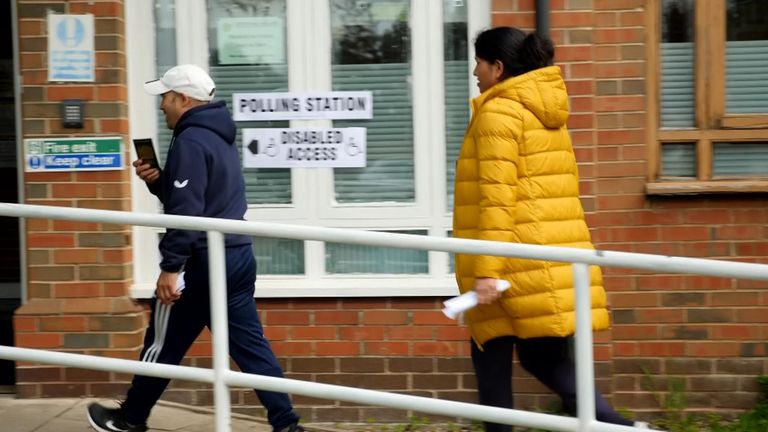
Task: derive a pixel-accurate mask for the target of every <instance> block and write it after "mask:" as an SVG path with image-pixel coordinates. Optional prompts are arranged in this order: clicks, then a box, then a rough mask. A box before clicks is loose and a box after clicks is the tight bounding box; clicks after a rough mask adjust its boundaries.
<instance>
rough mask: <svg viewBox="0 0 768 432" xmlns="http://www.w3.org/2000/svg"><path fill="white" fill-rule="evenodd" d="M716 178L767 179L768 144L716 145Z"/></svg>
mask: <svg viewBox="0 0 768 432" xmlns="http://www.w3.org/2000/svg"><path fill="white" fill-rule="evenodd" d="M712 175H713V176H714V177H756V176H757V177H765V176H766V175H768V142H723V143H715V144H714V150H713V155H712Z"/></svg>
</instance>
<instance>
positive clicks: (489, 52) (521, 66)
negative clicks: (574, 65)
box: [475, 27, 555, 79]
mask: <svg viewBox="0 0 768 432" xmlns="http://www.w3.org/2000/svg"><path fill="white" fill-rule="evenodd" d="M475 55H476V56H477V57H479V58H481V59H483V60H485V61H487V62H489V63H494V62H496V60H499V61H500V62H501V63H502V64H503V65H504V75H503V76H502V78H503V79H506V78H509V77H513V76H517V75H522V74H524V73H526V72H530V71H532V70H535V69H539V68H543V67H545V66H552V62H553V60H554V57H555V46H554V44H553V43H552V41H551V40H550V39H549V38H545V37H542V36H540V35H539V34H538V33H529V34H527V35H526V34H525V32H524V31H522V30H520V29H518V28H515V27H496V28H492V29H489V30H484V31H482V32H480V33H479V34H478V35H477V38H476V39H475Z"/></svg>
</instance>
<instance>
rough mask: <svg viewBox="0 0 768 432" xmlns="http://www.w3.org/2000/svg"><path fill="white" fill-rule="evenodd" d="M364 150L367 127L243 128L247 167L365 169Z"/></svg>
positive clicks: (244, 157)
mask: <svg viewBox="0 0 768 432" xmlns="http://www.w3.org/2000/svg"><path fill="white" fill-rule="evenodd" d="M365 148H366V129H365V128H289V129H279V128H264V129H243V166H244V167H245V168H362V167H365V160H366V157H365Z"/></svg>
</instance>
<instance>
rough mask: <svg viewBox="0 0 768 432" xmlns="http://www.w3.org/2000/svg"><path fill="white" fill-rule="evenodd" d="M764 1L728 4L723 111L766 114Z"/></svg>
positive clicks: (766, 26)
mask: <svg viewBox="0 0 768 432" xmlns="http://www.w3.org/2000/svg"><path fill="white" fill-rule="evenodd" d="M765 7H766V2H765V0H739V1H735V0H728V3H727V14H726V16H727V17H726V35H727V37H726V43H725V68H726V70H725V75H726V81H725V87H726V95H725V98H726V111H727V112H729V113H758V114H766V113H768V14H766V13H765Z"/></svg>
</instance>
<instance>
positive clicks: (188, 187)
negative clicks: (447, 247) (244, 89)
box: [122, 102, 298, 430]
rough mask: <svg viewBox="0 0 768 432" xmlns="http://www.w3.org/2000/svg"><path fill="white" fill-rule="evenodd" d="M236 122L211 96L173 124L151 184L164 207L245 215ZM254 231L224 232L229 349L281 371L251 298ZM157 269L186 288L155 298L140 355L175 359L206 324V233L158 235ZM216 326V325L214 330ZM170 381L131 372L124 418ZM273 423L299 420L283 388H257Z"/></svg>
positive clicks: (132, 418)
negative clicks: (175, 296)
mask: <svg viewBox="0 0 768 432" xmlns="http://www.w3.org/2000/svg"><path fill="white" fill-rule="evenodd" d="M235 134H236V128H235V123H234V122H233V121H232V117H231V115H230V113H229V111H228V110H227V107H226V104H225V103H224V102H211V103H208V104H205V105H200V106H197V107H195V108H192V109H190V110H189V111H187V112H185V113H184V114H183V115H182V116H181V118H180V119H179V121H178V122H177V124H176V127H175V129H174V131H173V138H172V141H171V147H170V149H169V150H168V155H167V158H166V163H165V168H164V169H163V171H162V173H161V180H160V181H158V182H155V183H154V184H152V185H149V190H150V192H152V193H153V194H154V195H156V196H157V197H158V198H159V199H160V201H161V202H162V203H163V207H164V209H165V213H166V214H174V215H186V216H204V217H215V218H223V219H236V220H242V219H243V217H244V216H245V211H246V209H247V203H246V200H245V181H244V180H243V174H242V169H241V166H240V157H239V150H238V147H237V145H235ZM251 242H252V240H251V238H250V237H249V236H244V235H238V234H227V235H226V236H225V243H226V262H227V299H228V300H227V303H228V315H229V344H230V354H231V356H232V358H233V359H234V360H235V362H236V363H237V365H238V366H239V367H240V369H241V370H242V371H243V372H247V373H254V374H259V375H268V376H276V377H282V376H283V372H282V369H281V368H280V365H279V363H278V362H277V359H276V358H275V355H274V354H273V353H272V349H271V347H270V346H269V342H267V340H266V339H265V338H264V335H263V330H262V326H261V322H260V320H259V315H258V313H257V311H256V303H255V301H254V298H253V294H254V284H255V282H256V261H255V260H254V257H253V252H252V250H251ZM160 252H161V254H162V261H161V263H160V268H161V269H162V270H164V271H167V272H174V273H175V272H179V271H180V270H182V269H184V281H185V288H184V291H183V292H182V295H181V298H179V300H177V301H176V302H175V303H174V304H173V305H164V304H162V303H160V302H159V301H157V299H156V298H155V299H153V301H152V317H151V322H150V325H149V328H148V329H147V333H146V335H145V338H144V348H143V349H142V352H141V360H142V361H147V362H157V363H165V364H179V363H180V362H181V360H182V358H183V357H184V354H185V353H186V352H187V350H188V349H189V347H190V346H191V345H192V343H193V342H194V341H195V339H196V338H197V336H198V335H199V334H200V332H201V331H202V330H203V328H204V327H206V326H208V327H210V325H211V322H210V301H209V299H210V297H209V285H208V254H207V238H206V233H205V232H202V231H189V230H179V229H168V230H167V232H166V234H165V236H164V237H163V239H162V241H161V242H160ZM212 331H215V329H212ZM168 382H169V380H167V379H163V378H153V377H144V376H136V377H134V379H133V383H132V386H131V389H130V390H129V391H128V395H127V397H126V400H125V402H124V403H123V405H122V410H123V414H124V415H125V417H126V420H127V421H128V422H129V423H133V424H142V423H145V422H146V420H147V418H148V417H149V413H150V411H151V409H152V407H153V406H154V405H155V403H156V402H157V400H158V399H159V398H160V396H161V395H162V393H163V391H164V390H165V388H166V386H167V385H168ZM256 393H257V395H258V397H259V399H260V400H261V402H262V404H263V405H264V407H265V408H266V409H267V418H268V419H269V422H270V424H271V425H272V426H273V428H274V429H275V430H280V429H282V428H284V427H286V426H288V425H291V424H293V423H295V422H297V421H298V416H297V415H296V413H294V411H293V408H292V406H291V402H290V399H289V398H288V395H286V394H283V393H275V392H268V391H261V390H259V391H256Z"/></svg>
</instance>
